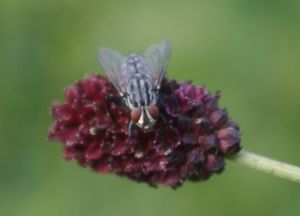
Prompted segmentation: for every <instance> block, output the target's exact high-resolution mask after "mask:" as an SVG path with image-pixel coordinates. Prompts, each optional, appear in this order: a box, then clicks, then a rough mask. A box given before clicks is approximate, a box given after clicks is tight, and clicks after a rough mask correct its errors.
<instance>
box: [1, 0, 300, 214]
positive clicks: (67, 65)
mask: <svg viewBox="0 0 300 216" xmlns="http://www.w3.org/2000/svg"><path fill="white" fill-rule="evenodd" d="M299 23H300V2H299V1H274V0H272V1H271V0H269V1H261V0H260V1H256V0H252V1H250V0H239V1H237V0H225V1H224V0H216V1H215V0H214V1H211V0H207V1H202V0H195V1H190V0H186V1H176V0H169V1H162V0H152V1H138V0H136V1H133V0H128V1H115V0H106V1H101V0H91V1H87V0H40V1H39V0H1V1H0V62H1V64H0V73H1V78H0V215H1V216H2V215H5V216H10V215H12V216H19V215H20V216H40V215H43V216H53V215H62V216H69V215H70V216H71V215H72V216H82V215H109V216H111V215H112V216H114V215H122V216H127V215H130V216H134V215H143V216H144V215H145V216H148V215H149V216H153V215H155V216H159V215H164V216H166V215H172V216H177V215H178V216H179V215H190V216H193V215H195V216H196V215H205V216H213V215H245V216H247V215H249V216H250V215H251V216H252V215H273V216H276V215H300V185H299V184H296V183H293V182H289V181H287V180H282V179H279V178H276V177H273V176H271V175H267V174H264V173H260V172H258V171H255V170H252V169H249V168H246V167H242V166H241V165H238V164H235V163H233V162H230V161H228V163H227V169H226V171H225V172H224V173H223V174H221V175H218V176H214V177H213V178H212V179H210V180H209V181H208V182H204V183H197V184H196V183H186V184H185V185H184V186H183V187H182V188H179V189H178V190H176V191H174V190H172V189H169V188H159V189H153V188H150V187H148V186H147V185H144V184H137V183H133V182H130V181H128V180H126V179H123V178H119V177H116V176H113V175H99V174H96V173H93V172H91V171H89V170H88V169H83V168H81V167H79V166H78V165H77V164H76V163H75V162H68V163H66V162H65V161H64V160H63V158H62V148H61V145H60V144H58V143H50V142H49V141H47V131H48V128H49V126H50V124H51V123H52V120H51V117H50V115H49V108H50V105H51V103H52V101H53V100H63V89H64V87H65V86H67V85H70V84H72V83H74V82H75V81H76V80H78V79H81V78H83V77H84V75H85V74H86V73H101V72H102V69H101V68H100V67H99V65H98V62H97V57H96V53H97V49H98V47H100V46H108V47H112V48H115V49H117V50H120V51H122V52H123V53H128V52H130V51H142V50H145V49H146V47H147V46H148V45H150V44H152V43H154V42H157V41H161V40H163V39H165V38H170V39H171V40H172V42H173V53H172V56H171V60H170V67H169V70H168V76H170V77H172V78H176V79H179V80H193V81H194V82H195V83H198V84H205V85H206V86H207V87H208V88H209V89H210V90H211V91H213V92H214V91H216V90H218V89H220V90H221V91H222V99H221V105H222V106H224V107H227V109H228V110H229V112H230V115H231V117H232V118H233V119H234V120H236V121H237V122H239V123H240V126H241V129H242V144H243V146H244V148H245V149H247V150H249V151H253V152H256V153H259V154H262V155H265V156H269V157H272V158H276V159H280V160H283V161H288V162H290V163H293V164H298V165H299V164H300V159H299V158H300V157H299V153H300V141H299V140H300V133H299V131H300V114H299V111H300V25H299Z"/></svg>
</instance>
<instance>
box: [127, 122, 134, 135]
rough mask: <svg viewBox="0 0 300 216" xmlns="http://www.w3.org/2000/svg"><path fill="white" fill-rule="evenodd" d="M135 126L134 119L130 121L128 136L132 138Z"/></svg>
mask: <svg viewBox="0 0 300 216" xmlns="http://www.w3.org/2000/svg"><path fill="white" fill-rule="evenodd" d="M134 127H135V124H133V122H132V121H130V122H129V124H128V137H129V138H131V137H132V130H133V128H134Z"/></svg>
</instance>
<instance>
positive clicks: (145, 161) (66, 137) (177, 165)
mask: <svg viewBox="0 0 300 216" xmlns="http://www.w3.org/2000/svg"><path fill="white" fill-rule="evenodd" d="M107 96H118V94H117V92H116V90H115V89H114V87H113V85H112V84H111V83H110V82H109V81H108V80H107V78H106V77H104V76H101V75H89V76H87V77H86V78H85V79H84V80H81V81H79V82H77V83H76V84H75V85H72V86H70V87H68V88H67V89H66V91H65V98H66V102H65V103H54V104H53V107H52V116H53V118H54V124H53V126H52V127H51V129H50V132H49V139H50V140H55V141H60V142H62V143H63V146H64V157H65V158H66V159H67V160H70V159H75V160H76V161H78V163H79V164H80V165H82V166H88V167H91V168H92V169H93V170H95V171H96V172H101V173H116V174H118V175H120V176H127V177H129V178H130V179H133V180H135V181H138V182H146V183H148V184H149V185H152V186H156V185H166V186H172V187H177V186H179V185H181V184H182V183H183V182H184V181H185V180H191V181H201V180H206V179H208V178H209V177H210V176H211V175H212V174H213V173H221V172H222V171H223V169H224V166H225V162H224V157H225V156H227V155H233V154H235V153H237V152H238V151H239V150H240V148H241V147H240V133H239V128H238V126H237V124H236V123H234V122H233V121H231V120H230V119H229V117H228V113H227V111H226V110H225V109H222V108H219V107H218V99H219V97H220V94H219V93H217V94H216V95H211V94H210V93H209V92H208V91H207V89H206V88H204V87H203V86H199V85H193V84H191V83H186V82H183V83H178V82H176V81H175V80H168V79H164V80H163V83H162V86H161V90H160V93H159V98H160V99H159V102H158V104H157V106H158V108H159V112H160V114H161V116H162V117H161V118H158V120H157V122H156V123H155V125H154V126H153V127H152V128H150V129H149V130H143V129H141V128H139V127H134V128H133V131H132V135H131V137H129V136H128V132H129V131H128V124H129V121H130V119H131V117H130V110H128V109H127V108H124V107H121V106H117V105H115V104H112V106H111V113H112V114H113V116H114V119H111V117H110V115H108V111H107V110H106V97H107Z"/></svg>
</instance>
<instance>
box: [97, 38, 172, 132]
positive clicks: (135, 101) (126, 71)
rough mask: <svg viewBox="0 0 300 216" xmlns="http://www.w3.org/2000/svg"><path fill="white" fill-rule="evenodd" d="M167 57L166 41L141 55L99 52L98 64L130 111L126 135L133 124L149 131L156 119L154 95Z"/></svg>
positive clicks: (167, 45) (167, 41) (162, 74)
mask: <svg viewBox="0 0 300 216" xmlns="http://www.w3.org/2000/svg"><path fill="white" fill-rule="evenodd" d="M170 53H171V43H170V41H169V40H166V41H163V42H161V43H158V44H154V45H152V46H150V47H149V48H148V49H147V51H146V52H145V54H144V55H139V54H136V53H132V54H130V55H128V56H126V57H124V56H123V55H121V54H120V53H119V52H117V51H114V50H112V49H109V48H100V49H99V61H100V64H101V65H102V67H103V68H104V70H105V73H106V75H107V77H108V79H109V80H110V82H111V83H112V84H113V85H114V87H115V88H116V90H117V91H118V93H119V95H120V97H121V98H122V100H123V103H125V105H126V106H127V107H128V108H129V109H130V119H131V122H130V124H129V133H130V130H131V127H132V125H133V124H135V125H137V126H138V127H140V128H143V129H149V128H151V127H152V126H153V125H154V124H155V122H156V121H157V119H158V118H159V116H160V113H159V109H158V107H157V101H158V93H159V90H160V87H161V82H162V80H163V78H164V75H165V72H166V69H167V64H168V59H169V56H170Z"/></svg>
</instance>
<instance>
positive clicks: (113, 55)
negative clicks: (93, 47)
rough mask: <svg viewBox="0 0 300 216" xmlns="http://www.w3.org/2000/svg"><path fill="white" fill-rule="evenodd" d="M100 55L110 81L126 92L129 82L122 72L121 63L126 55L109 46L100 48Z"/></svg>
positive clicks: (100, 60) (120, 91)
mask: <svg viewBox="0 0 300 216" xmlns="http://www.w3.org/2000/svg"><path fill="white" fill-rule="evenodd" d="M98 57H99V62H100V64H101V65H102V67H103V68H104V70H105V73H106V75H107V77H108V79H109V80H110V82H111V83H112V84H113V85H114V87H115V88H116V89H117V90H118V91H119V93H124V92H125V91H126V83H127V82H126V79H125V77H124V76H122V74H121V73H122V72H121V64H122V61H123V60H124V57H123V56H122V55H121V54H120V53H118V52H116V51H114V50H112V49H109V48H100V49H99V52H98Z"/></svg>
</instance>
